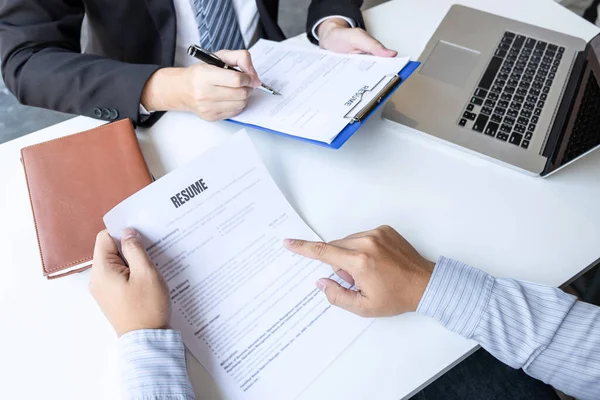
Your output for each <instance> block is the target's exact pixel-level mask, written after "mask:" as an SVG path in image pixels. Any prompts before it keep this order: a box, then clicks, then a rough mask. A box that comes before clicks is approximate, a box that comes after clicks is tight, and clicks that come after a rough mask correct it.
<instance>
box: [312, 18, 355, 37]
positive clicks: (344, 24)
mask: <svg viewBox="0 0 600 400" xmlns="http://www.w3.org/2000/svg"><path fill="white" fill-rule="evenodd" d="M338 28H351V26H350V24H348V21H346V20H345V19H343V18H330V19H327V20H325V21H323V22H321V23H320V24H319V26H318V27H317V35H319V38H321V39H323V38H324V37H326V36H327V35H328V34H329V33H330V32H331V31H332V30H334V29H338Z"/></svg>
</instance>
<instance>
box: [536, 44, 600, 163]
mask: <svg viewBox="0 0 600 400" xmlns="http://www.w3.org/2000/svg"><path fill="white" fill-rule="evenodd" d="M571 104H572V108H571V112H570V113H569V117H568V122H567V124H566V129H565V132H564V134H563V136H562V140H561V141H560V144H559V146H558V148H557V149H556V151H555V152H554V154H553V156H552V168H551V169H550V170H549V171H547V172H552V171H553V170H556V169H558V168H560V167H562V166H564V165H565V164H568V163H570V162H571V161H573V160H575V159H577V158H579V157H581V156H582V155H584V154H586V153H588V152H589V151H591V150H593V149H595V148H596V147H598V146H600V35H598V36H596V37H594V39H592V40H591V41H590V42H589V43H588V45H587V46H586V49H585V68H584V69H583V73H582V79H581V81H580V83H579V87H578V89H577V91H576V93H575V99H574V101H573V102H571Z"/></svg>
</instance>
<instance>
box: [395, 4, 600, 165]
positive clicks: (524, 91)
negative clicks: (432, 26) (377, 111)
mask: <svg viewBox="0 0 600 400" xmlns="http://www.w3.org/2000/svg"><path fill="white" fill-rule="evenodd" d="M599 57H600V35H599V36H596V37H595V38H594V39H592V40H591V41H590V43H585V41H583V40H582V39H579V38H576V37H572V36H569V35H565V34H562V33H559V32H555V31H551V30H548V29H544V28H540V27H537V26H533V25H529V24H525V23H522V22H518V21H514V20H511V19H508V18H503V17H500V16H497V15H493V14H488V13H485V12H482V11H479V10H475V9H472V8H468V7H465V6H461V5H454V6H452V8H451V9H450V11H449V12H448V14H447V15H446V17H445V18H444V20H443V21H442V23H441V24H440V26H439V27H438V29H437V30H436V32H435V33H434V34H433V37H432V38H431V40H430V41H429V43H428V44H427V46H426V47H425V50H424V52H423V54H422V55H421V57H420V58H419V61H421V66H420V68H419V70H418V71H416V73H415V74H413V76H412V77H411V79H409V80H407V81H406V82H404V84H403V85H402V86H401V87H400V89H398V91H397V92H396V93H395V94H394V96H393V97H392V99H391V101H390V102H388V104H387V106H386V108H385V110H384V118H387V119H389V120H392V121H395V122H399V123H401V124H403V125H407V126H410V127H413V128H415V129H418V130H420V131H422V132H425V133H427V134H429V135H431V136H433V137H436V138H439V139H442V140H444V141H446V142H448V143H450V144H453V145H456V146H459V147H460V148H462V149H466V150H468V151H470V152H473V153H475V154H477V155H482V156H485V157H487V158H490V159H492V160H495V161H499V162H501V163H503V164H505V165H508V166H511V167H514V168H517V169H519V170H521V171H524V172H527V173H530V174H534V175H538V176H548V175H550V174H552V173H554V172H556V171H557V170H559V169H560V168H562V167H564V166H565V165H567V164H569V163H571V162H573V161H575V160H577V159H578V158H580V157H582V156H584V155H586V154H588V153H589V152H591V151H592V150H594V149H596V148H598V147H599V146H600V86H599V82H600V63H599Z"/></svg>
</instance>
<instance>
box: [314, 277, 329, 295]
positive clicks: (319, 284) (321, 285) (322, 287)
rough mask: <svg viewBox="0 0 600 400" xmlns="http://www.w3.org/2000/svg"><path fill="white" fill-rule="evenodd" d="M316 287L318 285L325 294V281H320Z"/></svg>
mask: <svg viewBox="0 0 600 400" xmlns="http://www.w3.org/2000/svg"><path fill="white" fill-rule="evenodd" d="M315 285H317V288H318V289H319V290H320V291H321V292H323V293H325V288H327V284H326V283H325V279H319V280H318V281H316V282H315Z"/></svg>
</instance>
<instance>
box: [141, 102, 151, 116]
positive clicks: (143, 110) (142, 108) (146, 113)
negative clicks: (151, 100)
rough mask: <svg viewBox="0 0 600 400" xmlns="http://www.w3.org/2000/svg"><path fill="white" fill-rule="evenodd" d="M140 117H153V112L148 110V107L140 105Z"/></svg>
mask: <svg viewBox="0 0 600 400" xmlns="http://www.w3.org/2000/svg"><path fill="white" fill-rule="evenodd" d="M140 115H152V112H150V111H148V110H146V107H144V106H143V105H141V104H140Z"/></svg>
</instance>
